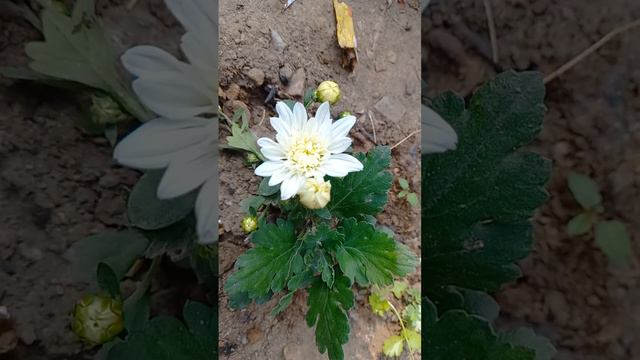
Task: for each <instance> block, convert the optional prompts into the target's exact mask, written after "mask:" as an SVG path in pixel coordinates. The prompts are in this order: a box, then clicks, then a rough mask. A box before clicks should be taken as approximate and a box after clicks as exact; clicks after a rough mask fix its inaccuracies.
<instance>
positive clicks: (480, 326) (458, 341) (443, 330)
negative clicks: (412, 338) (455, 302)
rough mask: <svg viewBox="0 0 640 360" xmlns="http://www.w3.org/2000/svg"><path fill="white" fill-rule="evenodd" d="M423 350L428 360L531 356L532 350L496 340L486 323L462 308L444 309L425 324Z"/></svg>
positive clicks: (515, 359)
mask: <svg viewBox="0 0 640 360" xmlns="http://www.w3.org/2000/svg"><path fill="white" fill-rule="evenodd" d="M428 334H429V335H428V336H426V342H425V345H426V350H425V351H427V352H428V353H429V359H431V360H451V359H468V360H485V359H500V360H534V358H535V353H534V352H533V351H532V350H530V349H526V348H524V347H520V346H513V345H511V344H509V343H505V342H502V341H500V339H498V337H497V336H496V334H495V333H494V332H493V330H492V329H491V327H490V325H489V323H488V322H487V321H486V320H483V319H482V318H479V317H477V316H474V315H469V314H467V313H465V312H464V311H462V310H451V311H447V312H446V313H445V314H444V315H443V316H442V317H441V318H440V319H439V320H438V321H437V322H436V323H435V324H433V325H432V326H429V327H428Z"/></svg>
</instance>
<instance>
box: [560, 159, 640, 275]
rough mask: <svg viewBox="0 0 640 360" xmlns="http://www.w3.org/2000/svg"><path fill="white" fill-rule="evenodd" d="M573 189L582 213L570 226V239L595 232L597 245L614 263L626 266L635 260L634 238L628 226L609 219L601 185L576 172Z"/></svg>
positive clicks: (571, 187) (572, 173) (570, 181)
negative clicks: (606, 214) (605, 214)
mask: <svg viewBox="0 0 640 360" xmlns="http://www.w3.org/2000/svg"><path fill="white" fill-rule="evenodd" d="M569 190H571V193H572V194H573V197H574V198H575V199H576V201H577V202H578V204H580V206H581V207H582V212H581V213H580V214H578V215H576V216H574V217H573V218H572V219H571V220H570V221H569V223H568V224H567V233H568V234H569V236H578V235H583V234H586V233H588V232H590V231H591V230H592V229H595V231H594V236H595V243H596V245H597V246H598V247H599V248H600V249H601V250H602V252H604V254H605V255H606V256H607V258H608V259H609V261H611V263H613V264H615V265H618V266H626V265H629V263H630V262H631V261H632V259H633V250H632V249H631V239H630V236H629V232H628V231H627V227H626V226H625V225H624V223H623V222H622V221H620V220H616V219H612V220H605V219H604V218H603V213H604V212H605V209H604V207H603V206H602V195H601V193H600V189H599V187H598V184H597V183H596V182H595V181H594V180H593V179H592V178H590V177H589V176H587V175H583V174H579V173H576V172H573V171H572V172H570V173H569Z"/></svg>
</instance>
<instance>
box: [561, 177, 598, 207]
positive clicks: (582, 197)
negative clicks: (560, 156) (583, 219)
mask: <svg viewBox="0 0 640 360" xmlns="http://www.w3.org/2000/svg"><path fill="white" fill-rule="evenodd" d="M569 189H570V190H571V193H573V196H574V197H575V198H576V201H578V203H579V204H580V205H581V206H582V208H584V209H585V210H590V209H593V208H595V207H596V206H597V205H599V204H600V203H601V202H602V197H601V196H600V190H599V189H598V184H597V183H596V182H595V181H593V179H591V178H590V177H588V176H586V175H583V174H578V173H575V172H571V173H569Z"/></svg>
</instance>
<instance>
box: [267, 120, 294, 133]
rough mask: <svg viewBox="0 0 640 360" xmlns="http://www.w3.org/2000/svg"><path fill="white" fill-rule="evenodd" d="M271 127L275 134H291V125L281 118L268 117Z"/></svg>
mask: <svg viewBox="0 0 640 360" xmlns="http://www.w3.org/2000/svg"><path fill="white" fill-rule="evenodd" d="M269 122H270V123H271V127H272V128H273V129H274V130H275V131H276V134H282V135H283V136H287V137H288V136H291V126H290V124H289V123H287V122H286V121H285V120H284V119H283V118H277V117H272V118H271V119H269Z"/></svg>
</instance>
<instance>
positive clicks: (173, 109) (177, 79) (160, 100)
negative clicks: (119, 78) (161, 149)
mask: <svg viewBox="0 0 640 360" xmlns="http://www.w3.org/2000/svg"><path fill="white" fill-rule="evenodd" d="M201 81H202V80H200V79H197V78H196V77H194V76H191V75H190V74H189V72H187V73H184V74H181V75H180V76H178V75H175V76H168V77H163V78H154V79H151V78H139V79H137V80H135V81H134V82H133V90H134V91H135V92H136V94H137V95H138V97H140V100H141V101H142V102H143V103H144V104H145V105H147V106H148V107H149V109H151V110H152V111H153V112H155V113H156V114H158V115H160V116H163V117H167V118H170V119H183V118H186V117H191V116H196V115H200V114H203V113H213V112H215V111H216V108H215V106H214V102H212V101H211V99H212V96H213V95H212V94H211V93H210V91H207V90H205V89H203V88H202V87H201V86H198V83H199V82H201Z"/></svg>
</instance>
